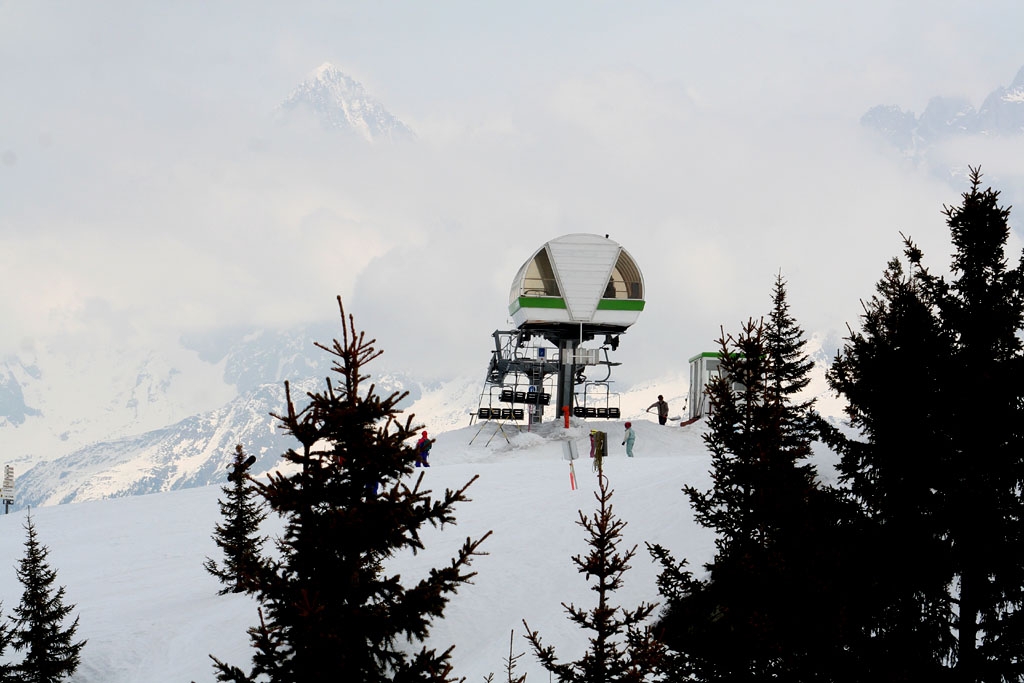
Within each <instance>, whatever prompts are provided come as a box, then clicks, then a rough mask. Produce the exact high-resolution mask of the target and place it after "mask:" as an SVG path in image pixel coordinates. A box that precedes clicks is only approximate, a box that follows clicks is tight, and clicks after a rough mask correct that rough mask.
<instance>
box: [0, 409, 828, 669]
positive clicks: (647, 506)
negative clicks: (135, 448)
mask: <svg viewBox="0 0 1024 683" xmlns="http://www.w3.org/2000/svg"><path fill="white" fill-rule="evenodd" d="M633 426H634V428H635V429H636V432H637V441H636V446H635V454H636V457H634V458H632V459H629V458H626V457H625V455H624V448H623V447H622V446H621V445H620V441H619V437H620V435H621V433H622V431H623V422H622V421H611V420H608V421H606V420H590V421H583V420H575V419H573V420H572V422H571V424H570V427H569V428H568V429H566V428H565V426H564V424H563V423H562V422H561V421H551V422H546V423H544V424H541V425H534V426H533V427H532V428H531V429H530V431H526V429H525V428H524V429H523V431H521V432H520V431H517V429H516V428H515V427H514V426H513V427H509V426H507V425H506V426H505V428H504V429H505V432H504V433H503V432H502V431H499V430H497V429H496V424H495V423H485V424H483V425H480V424H475V425H471V426H469V427H463V428H461V429H456V430H451V431H447V432H443V433H440V434H438V435H437V443H436V444H435V446H434V448H433V449H432V451H431V456H430V457H431V467H430V468H429V469H424V470H417V472H416V475H417V476H419V475H420V474H422V476H423V477H424V483H425V484H426V485H427V487H428V488H430V489H431V490H433V491H434V492H435V495H440V494H442V493H443V491H444V490H445V489H446V488H452V489H455V488H458V487H461V486H462V485H463V484H465V483H466V482H467V481H469V480H470V479H471V478H472V477H473V476H476V475H479V479H478V480H477V481H476V482H475V483H474V484H473V485H472V486H471V487H470V489H469V491H468V493H469V496H470V498H471V499H472V500H471V501H469V502H466V503H463V504H461V505H459V506H458V507H457V509H456V517H457V524H456V525H455V526H449V527H446V528H445V529H443V530H437V531H435V530H433V529H428V530H427V531H426V533H425V534H424V540H425V543H426V550H425V551H423V552H421V553H419V554H418V555H415V556H413V555H408V556H399V557H395V558H394V559H393V561H392V562H391V563H390V566H389V570H390V571H393V572H397V573H400V574H401V575H402V577H403V581H404V582H405V583H406V585H411V583H412V582H414V581H415V580H416V579H417V577H419V576H421V575H422V574H423V573H424V572H426V571H427V569H428V568H430V567H437V566H441V565H443V564H446V563H447V562H448V561H449V560H450V558H452V557H454V554H455V552H456V549H457V548H458V547H459V546H460V545H461V544H462V542H463V541H464V540H465V539H466V538H467V537H473V538H477V537H480V536H481V535H483V534H484V533H486V532H487V531H489V530H490V531H493V535H492V536H491V537H490V538H489V539H487V540H486V541H485V542H484V544H483V547H482V548H481V550H482V551H484V552H486V553H487V554H486V555H483V556H480V557H477V558H476V559H475V561H474V563H473V566H472V569H473V570H475V571H476V572H478V574H477V576H476V577H475V579H474V581H473V584H472V585H466V586H463V587H462V588H461V589H460V590H459V592H458V593H457V594H456V595H455V596H454V597H453V599H452V602H451V603H450V605H449V607H448V609H447V610H446V612H445V616H444V618H443V619H442V620H438V621H436V622H435V623H434V625H433V629H432V631H431V635H430V638H429V644H430V645H432V646H434V647H436V648H438V650H439V651H440V650H444V649H446V648H447V647H448V646H450V645H455V650H454V652H453V663H454V665H455V672H456V674H457V675H459V676H465V677H466V679H467V681H481V680H482V679H483V677H484V676H486V675H487V674H488V673H490V672H494V673H495V676H496V679H498V680H500V679H501V675H502V671H503V666H504V663H503V662H504V658H505V657H507V656H508V652H509V637H510V633H511V632H514V643H513V651H514V653H515V654H518V653H520V652H527V650H528V648H527V643H526V642H525V640H524V638H523V634H524V632H525V629H524V627H523V623H522V622H523V620H524V619H525V620H526V621H527V622H528V623H529V626H530V628H531V629H532V630H536V631H539V632H540V634H541V636H542V637H543V638H544V640H545V642H546V643H549V644H552V645H554V646H556V648H557V650H558V654H559V656H560V658H562V659H563V660H573V659H576V658H578V657H579V656H580V655H581V654H582V653H583V651H584V650H585V648H586V639H587V637H588V636H589V633H587V632H583V631H581V630H579V629H578V628H576V627H574V626H572V625H571V624H570V623H569V621H568V620H567V618H566V615H565V613H564V609H563V607H562V605H561V603H563V602H565V603H574V604H576V605H577V606H584V607H590V606H592V605H593V604H594V598H595V594H594V593H593V591H592V590H591V589H590V587H589V582H587V581H586V580H585V578H584V576H583V575H581V574H579V573H578V571H577V568H576V566H575V565H574V564H573V563H572V560H571V557H572V556H573V555H576V554H581V553H585V552H586V538H585V532H584V531H583V529H582V528H581V527H580V526H579V525H578V524H577V521H578V519H579V511H583V512H584V513H585V514H587V515H591V514H593V512H594V510H595V509H596V500H595V498H594V495H593V492H594V491H595V489H596V475H595V473H594V471H593V469H592V461H591V460H590V459H589V433H590V430H591V429H598V430H602V431H605V432H607V433H608V434H609V444H610V454H609V457H608V458H607V459H606V461H605V463H606V464H605V472H606V474H607V475H608V478H609V482H610V486H611V488H612V489H613V491H614V495H613V498H612V504H613V506H614V512H615V514H616V515H617V516H618V517H620V518H621V519H623V520H625V521H626V522H627V526H626V527H625V529H624V538H623V539H622V543H621V545H620V549H622V550H625V549H628V548H630V547H632V546H633V545H637V544H638V545H639V548H638V551H637V555H636V557H635V558H634V559H633V562H632V568H631V569H630V571H628V572H627V573H626V575H625V586H624V587H623V589H622V590H620V591H618V592H617V593H616V594H615V595H614V600H615V602H616V604H619V605H622V606H624V607H628V608H633V607H635V606H636V605H637V604H638V603H639V602H640V601H657V600H658V594H657V589H656V585H655V578H656V576H657V572H658V567H657V566H656V565H655V564H654V563H653V561H652V560H651V558H650V556H649V555H648V553H647V552H646V549H645V547H644V544H645V542H650V543H660V544H663V545H665V546H666V547H668V548H669V549H670V550H671V551H672V552H673V553H674V554H675V555H676V557H677V558H678V559H682V558H687V559H688V560H689V561H690V564H691V567H692V568H694V569H695V570H696V571H697V572H700V571H701V570H702V566H703V564H704V563H705V562H707V561H708V560H710V559H711V557H712V556H713V553H714V538H713V535H712V534H711V532H709V531H708V530H706V529H703V528H701V527H699V526H698V525H696V524H695V522H694V521H693V517H692V512H691V510H690V507H689V503H688V500H687V498H686V497H685V495H684V494H683V493H682V492H681V489H682V487H683V486H684V485H687V484H692V485H694V486H696V487H698V488H701V489H707V488H709V487H710V478H709V474H708V469H709V464H710V457H709V455H708V452H707V450H706V447H705V446H704V443H703V440H702V434H703V432H704V430H705V429H706V426H705V424H704V422H703V421H699V422H697V423H694V424H691V425H688V426H685V427H681V426H679V425H678V423H675V424H669V425H667V426H664V427H663V426H660V425H658V424H657V422H656V421H655V420H653V419H648V418H644V419H634V420H633ZM506 435H507V437H508V439H507V440H506ZM569 440H572V441H575V442H576V444H577V448H578V451H579V454H580V459H579V460H576V461H575V462H574V463H573V468H574V470H575V475H576V481H577V483H578V488H577V490H571V489H570V479H569V462H568V461H567V460H566V459H564V455H563V453H564V450H563V444H564V443H565V442H566V441H569ZM828 461H829V458H827V457H823V458H821V461H820V464H819V467H820V468H821V469H822V474H823V475H825V478H826V480H827V479H828V478H829V476H830V472H831V468H830V467H829V466H828V465H827V462H828ZM222 495H223V494H222V492H221V488H220V486H211V487H206V488H199V489H189V490H181V491H172V492H168V493H159V494H153V495H148V496H135V497H129V498H119V499H111V500H102V501H91V502H85V503H76V504H69V505H61V506H51V507H43V508H39V509H36V510H34V511H33V512H32V515H33V520H34V522H35V525H36V528H37V532H38V535H39V538H40V541H41V542H42V543H44V544H45V545H46V546H47V547H48V548H49V550H50V555H49V561H50V563H51V566H52V567H53V568H54V569H56V570H57V582H58V583H59V584H60V585H63V586H65V587H66V589H67V594H66V596H65V599H66V602H68V603H71V604H74V605H75V610H74V612H73V614H75V615H78V616H79V617H80V622H79V632H78V633H79V636H80V637H82V638H85V639H87V640H88V643H87V645H86V646H85V648H84V650H83V652H82V663H81V667H80V668H79V670H78V673H77V674H76V676H75V677H74V679H73V680H74V681H76V683H100V682H102V683H129V682H131V683H137V682H139V681H146V682H147V683H163V682H167V683H170V682H171V681H174V682H176V683H181V682H188V681H196V682H197V683H198V682H201V681H212V680H214V674H213V669H212V666H211V661H210V659H209V658H208V655H209V654H213V655H215V656H217V657H218V658H220V659H221V660H223V661H226V662H229V663H232V664H235V665H238V666H240V667H241V668H243V669H244V670H249V669H250V668H251V662H250V657H251V654H252V651H251V649H250V647H249V643H248V638H247V635H246V632H245V631H246V628H247V627H249V626H252V625H254V624H255V623H256V620H257V615H256V605H255V603H254V601H253V600H252V599H251V598H249V597H247V596H239V595H227V596H218V595H217V594H216V593H217V590H218V588H219V587H220V586H219V584H218V583H217V581H216V580H215V579H214V578H213V577H212V576H210V575H209V574H207V573H206V571H205V570H204V569H203V568H202V562H203V560H204V558H206V557H214V558H216V559H218V560H219V559H221V556H220V555H219V554H218V550H217V548H216V546H215V545H214V542H213V540H212V537H211V534H212V532H213V527H214V524H216V523H217V522H218V521H219V520H220V516H219V508H218V505H217V501H218V498H220V497H221V496H222ZM24 521H25V512H24V511H17V512H11V513H10V514H8V515H5V516H0V532H2V533H0V553H2V555H3V557H6V558H7V561H6V563H5V564H6V566H7V569H6V570H3V571H0V599H2V601H3V610H4V614H5V615H7V614H10V613H11V611H12V610H13V607H14V606H15V605H16V604H17V602H18V600H19V599H20V596H21V585H20V583H19V582H18V580H17V577H16V575H15V572H14V566H15V564H16V562H17V561H18V559H19V558H20V557H21V556H22V554H23V551H24V540H25V532H24V529H23V525H24ZM269 522H273V523H269ZM268 523H269V526H268V529H267V531H268V533H270V534H273V533H275V532H276V530H277V528H278V527H279V522H275V521H273V520H268ZM410 647H413V646H410ZM8 656H11V653H8ZM517 672H518V673H528V674H529V680H547V675H546V672H543V671H542V669H541V668H540V666H539V665H538V664H537V662H536V659H535V658H534V657H533V655H532V653H529V652H527V654H526V656H524V657H522V658H520V659H519V660H518V668H517ZM339 676H340V677H339V680H344V678H343V672H339Z"/></svg>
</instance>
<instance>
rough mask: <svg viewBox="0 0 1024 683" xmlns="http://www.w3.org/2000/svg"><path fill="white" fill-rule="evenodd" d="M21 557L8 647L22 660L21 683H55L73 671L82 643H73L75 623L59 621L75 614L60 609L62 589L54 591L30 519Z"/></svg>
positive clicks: (51, 574) (51, 573)
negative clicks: (18, 596)
mask: <svg viewBox="0 0 1024 683" xmlns="http://www.w3.org/2000/svg"><path fill="white" fill-rule="evenodd" d="M25 531H26V533H27V538H26V540H25V556H24V557H23V558H22V559H21V560H20V562H19V563H18V567H17V569H16V572H17V575H18V580H19V581H21V585H22V587H23V588H24V591H23V592H22V595H21V602H20V603H18V606H17V607H15V608H14V615H13V616H12V617H11V621H12V623H13V627H14V631H13V637H12V644H13V645H14V648H15V649H16V650H18V651H19V652H21V651H25V658H24V659H23V660H22V661H21V663H20V664H18V665H17V672H18V680H20V681H23V682H24V683H57V681H61V680H65V679H68V678H70V677H71V676H72V675H73V674H74V673H75V670H76V669H78V663H79V657H80V655H81V651H82V648H83V647H84V646H85V642H86V641H84V640H81V641H77V642H76V641H75V631H77V630H78V617H75V620H74V621H73V622H72V623H71V625H70V626H67V627H66V628H65V627H64V620H65V619H66V618H67V616H68V615H69V614H71V612H72V611H73V610H74V609H75V606H74V605H65V604H64V586H59V587H57V588H56V589H55V588H54V582H55V581H56V580H57V572H56V570H54V569H52V568H51V567H50V565H49V563H48V562H47V556H48V555H49V552H50V551H49V549H48V548H47V547H46V546H45V545H43V544H41V543H40V542H39V538H38V536H37V535H36V529H35V525H34V524H33V523H32V515H31V513H29V514H28V515H27V516H26V519H25Z"/></svg>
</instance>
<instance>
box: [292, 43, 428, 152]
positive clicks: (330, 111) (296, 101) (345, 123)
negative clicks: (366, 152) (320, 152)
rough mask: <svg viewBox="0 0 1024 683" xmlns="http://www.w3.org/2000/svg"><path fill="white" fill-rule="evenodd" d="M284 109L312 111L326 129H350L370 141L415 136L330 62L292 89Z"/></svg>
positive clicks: (394, 139) (405, 138)
mask: <svg viewBox="0 0 1024 683" xmlns="http://www.w3.org/2000/svg"><path fill="white" fill-rule="evenodd" d="M280 111H281V112H282V113H283V114H284V115H286V116H287V115H288V114H289V113H292V112H296V111H306V112H309V113H312V114H313V115H314V116H315V117H316V118H317V119H318V120H319V121H320V123H321V125H323V126H324V127H325V128H328V129H335V130H344V131H350V132H353V133H355V134H356V135H358V136H360V137H362V138H363V139H364V140H366V141H367V142H377V141H381V140H386V141H392V142H396V141H400V140H413V139H415V134H414V133H413V132H412V129H410V128H409V127H408V126H407V125H405V124H404V123H402V121H401V120H399V119H398V117H397V116H395V115H394V114H392V113H391V112H389V111H388V110H387V108H385V107H384V105H383V104H381V103H380V102H379V101H377V100H376V99H374V98H373V97H372V96H370V95H369V94H368V93H367V92H366V89H365V88H364V87H363V86H362V84H361V83H359V82H358V81H356V80H355V79H353V78H351V77H350V76H348V75H346V74H345V73H344V72H342V71H341V70H340V69H339V68H338V67H336V66H334V65H333V64H331V63H330V62H325V63H323V64H321V65H320V66H319V67H318V68H317V69H316V70H315V71H314V72H313V73H312V74H311V75H310V76H309V78H307V79H306V80H305V81H303V82H302V83H301V84H300V85H299V86H298V87H297V88H296V89H295V90H294V91H292V93H291V94H290V95H289V96H288V98H287V99H286V100H285V101H284V102H282V103H281V105H280Z"/></svg>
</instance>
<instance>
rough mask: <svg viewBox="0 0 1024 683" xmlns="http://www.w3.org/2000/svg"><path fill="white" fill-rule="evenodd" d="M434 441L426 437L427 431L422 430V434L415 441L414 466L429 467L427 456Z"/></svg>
mask: <svg viewBox="0 0 1024 683" xmlns="http://www.w3.org/2000/svg"><path fill="white" fill-rule="evenodd" d="M432 443H434V442H433V441H432V440H431V439H430V438H428V437H427V431H426V430H423V436H421V437H420V440H419V441H417V442H416V467H430V463H429V462H427V456H428V455H429V454H430V446H431V444H432Z"/></svg>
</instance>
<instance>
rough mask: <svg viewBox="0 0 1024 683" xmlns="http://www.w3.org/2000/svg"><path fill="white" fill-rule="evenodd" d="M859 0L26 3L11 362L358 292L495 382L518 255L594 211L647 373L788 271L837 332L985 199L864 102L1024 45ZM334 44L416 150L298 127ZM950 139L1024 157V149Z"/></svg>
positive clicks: (686, 352) (5, 240) (14, 145)
mask: <svg viewBox="0 0 1024 683" xmlns="http://www.w3.org/2000/svg"><path fill="white" fill-rule="evenodd" d="M838 4H839V3H820V2H782V3H755V2H748V3H676V2H630V3H623V2H596V1H591V0H588V1H586V2H583V1H580V2H557V3H552V2H516V3H502V4H498V3H481V2H470V1H466V2H441V3H423V2H364V3H358V4H356V3H349V2H336V1H332V2H326V1H325V2H292V3H277V2H273V3H268V2H247V3H241V2H220V3H209V2H202V3H199V2H193V3H188V2H174V3H167V2H159V3H157V2H150V1H148V0H144V1H142V2H139V1H137V0H131V1H126V2H103V1H98V2H89V3H71V2H53V1H46V0H44V1H35V0H33V1H29V0H25V1H19V0H14V1H13V2H12V1H10V0H0V93H2V97H0V283H2V285H3V293H2V295H0V356H5V355H7V354H9V353H12V352H18V351H19V350H20V351H21V352H25V351H26V350H27V349H31V348H33V347H34V346H35V345H38V344H40V343H47V344H56V343H60V344H65V345H73V346H75V347H80V348H108V349H112V350H113V349H115V348H118V347H126V348H127V347H133V346H134V347H151V348H160V347H161V346H163V345H168V346H174V345H177V344H178V342H179V340H180V339H181V337H182V336H183V335H196V334H202V333H206V332H214V331H216V330H217V329H218V328H220V327H222V326H238V325H257V326H283V325H292V324H296V323H302V322H307V321H313V320H321V319H330V318H332V317H333V316H335V314H336V307H335V303H334V297H335V295H337V294H340V295H342V297H343V298H344V299H345V302H346V305H347V307H348V309H349V311H350V312H352V313H354V314H355V315H356V318H357V323H359V324H360V326H361V327H364V328H365V329H367V331H368V332H369V333H370V334H371V335H373V336H375V337H377V339H378V340H379V342H380V345H381V346H382V347H383V348H384V349H385V351H386V357H387V359H388V360H389V362H390V364H391V365H392V366H394V367H396V368H407V369H415V370H417V371H419V372H421V373H423V374H426V375H428V376H430V375H433V376H436V377H445V376H451V375H454V374H462V373H467V372H468V373H473V372H479V373H480V375H481V377H482V376H483V372H484V369H485V367H486V363H487V360H488V358H489V353H490V349H491V348H492V346H491V339H490V334H491V332H492V331H493V330H495V329H499V328H500V329H505V328H506V327H507V326H508V324H509V323H508V316H507V302H508V290H509V286H510V285H511V282H512V278H513V276H514V275H515V273H516V271H517V269H518V268H519V266H520V265H521V264H522V263H523V262H524V261H525V260H526V259H527V258H529V257H530V255H531V254H532V253H533V252H534V251H535V250H536V249H537V248H538V247H540V246H541V245H542V244H543V243H544V242H546V241H548V240H551V239H554V238H555V237H558V236H560V235H563V234H567V233H572V232H592V233H597V234H608V235H610V236H611V237H612V239H614V240H616V241H618V242H619V243H620V244H622V245H623V246H624V247H625V248H626V249H627V250H628V251H630V252H631V253H632V254H633V256H634V257H635V259H636V261H637V262H638V264H639V266H640V268H641V269H642V270H643V273H644V277H645V280H646V285H647V302H648V303H647V309H646V310H645V312H644V313H643V314H642V315H641V317H640V319H639V321H638V322H637V324H636V325H635V326H634V327H633V328H632V329H631V330H630V331H629V333H628V334H627V335H626V336H625V337H624V338H623V341H622V343H621V345H620V347H619V351H618V354H617V358H616V360H619V361H622V362H623V363H624V366H623V368H622V371H621V372H622V378H624V379H627V380H628V379H633V380H638V379H642V378H646V377H651V376H656V375H657V374H658V373H660V372H664V371H672V370H679V369H682V368H683V367H684V366H685V361H686V359H687V358H688V357H690V356H691V355H693V354H694V353H697V352H699V351H703V350H710V349H712V348H714V346H713V343H712V342H713V340H714V339H715V337H717V335H718V330H719V326H720V325H724V326H725V327H726V330H727V331H730V330H731V331H735V330H736V329H737V328H738V325H739V323H740V321H742V320H745V319H746V318H748V317H750V316H759V315H761V314H763V313H764V312H766V311H767V310H768V306H769V297H770V291H771V285H772V281H773V278H774V276H775V274H776V273H777V272H780V271H781V272H782V274H783V276H784V277H785V278H786V279H787V280H788V282H789V289H790V299H791V305H792V309H793V313H794V315H795V316H796V317H797V319H798V321H799V322H800V323H801V324H802V325H803V326H804V328H805V329H806V330H807V331H808V332H809V333H821V334H825V335H827V334H832V335H834V336H835V337H836V338H838V337H839V336H841V335H842V334H843V332H844V329H845V324H846V323H847V322H851V323H854V324H855V323H856V316H857V315H858V313H859V310H860V308H859V300H860V299H862V298H867V297H869V296H870V295H871V294H872V292H873V286H874V283H875V282H876V281H877V280H878V278H879V276H880V275H881V272H882V269H883V267H884V265H885V262H886V261H887V260H888V259H889V258H890V257H892V256H894V255H897V254H898V253H899V250H900V238H899V232H900V231H903V232H904V233H906V234H909V235H911V236H913V237H914V238H915V239H916V240H917V241H918V242H919V243H920V244H921V245H922V246H923V247H924V249H925V253H926V259H927V260H928V262H929V263H930V264H933V265H934V266H935V268H936V269H938V270H942V269H944V268H945V267H946V265H947V263H948V260H949V251H950V250H949V246H948V235H947V232H946V227H945V225H944V222H943V217H942V215H941V209H942V205H943V203H946V204H955V203H957V201H958V200H959V193H960V192H961V191H963V190H964V189H965V186H964V185H962V184H961V185H960V186H958V185H957V184H956V183H955V182H954V183H950V182H948V181H946V180H944V179H942V178H940V177H937V176H936V175H935V174H934V173H933V172H931V171H930V170H929V169H923V168H915V167H914V166H913V165H909V164H906V163H904V162H903V161H902V160H901V159H900V158H899V155H898V154H897V153H896V152H895V151H894V150H892V149H890V148H886V147H884V146H883V145H881V144H879V143H877V141H875V140H874V139H873V138H872V137H871V136H870V135H869V134H868V131H866V130H864V129H862V128H861V127H860V125H859V119H860V117H861V116H862V115H863V114H864V112H865V111H866V110H867V109H869V108H870V107H872V106H874V105H878V104H894V105H897V106H899V107H901V108H903V109H907V110H911V111H913V112H915V113H917V114H920V112H921V111H922V110H923V109H924V107H925V105H926V104H927V102H928V100H929V99H930V98H931V97H933V96H937V95H948V96H962V97H966V98H968V99H969V100H970V101H971V102H972V103H973V104H974V106H975V107H976V108H977V107H979V106H980V105H981V102H982V99H983V98H984V97H985V95H987V94H988V93H989V92H991V91H992V90H993V89H995V88H997V87H999V86H1006V85H1009V83H1010V82H1011V81H1012V80H1013V78H1014V76H1015V75H1016V73H1017V71H1018V70H1019V69H1020V68H1021V67H1022V66H1024V47H1022V42H1021V40H1020V27H1021V26H1022V25H1024V5H1021V4H1020V3H1019V1H1017V0H1014V1H1007V2H988V3H984V5H983V6H980V5H979V4H978V3H969V2H935V1H933V0H928V1H927V2H925V1H920V2H904V3H892V2H888V1H886V2H873V1H871V2H860V3H856V4H853V3H843V6H842V7H835V5H838ZM326 61H330V62H333V63H334V64H335V65H337V66H338V67H339V68H340V69H342V70H343V71H345V72H346V73H348V74H349V75H350V76H352V77H353V78H355V79H357V80H359V81H360V82H362V83H363V85H364V86H365V87H366V88H367V90H368V91H369V92H370V93H371V94H372V95H373V96H374V97H376V98H377V99H379V100H380V101H381V102H382V103H383V104H384V105H385V106H386V107H387V108H388V109H389V110H390V111H392V112H393V113H394V114H395V115H397V116H398V117H399V118H401V119H402V120H403V121H404V122H406V123H407V124H408V125H409V126H410V127H411V128H413V130H414V131H415V132H416V134H417V136H418V140H417V142H416V143H415V144H414V145H406V146H399V147H388V146H381V145H375V146H370V145H366V144H363V143H362V141H359V140H352V139H345V138H342V137H339V136H337V135H330V134H329V133H327V132H325V131H321V130H319V129H315V128H310V129H303V128H282V127H281V126H280V125H279V124H278V123H275V112H274V109H275V107H276V106H277V105H278V104H280V103H281V101H283V100H284V99H285V98H286V97H287V96H288V94H289V93H290V92H291V90H292V89H293V88H294V87H296V86H297V85H298V84H299V83H300V82H301V81H302V80H303V79H305V78H306V77H307V76H308V75H309V73H310V72H311V71H313V70H314V69H315V68H316V67H317V66H319V65H320V64H321V63H323V62H326ZM945 155H946V157H947V158H949V160H950V162H951V163H953V164H954V165H956V166H959V167H964V166H966V165H967V164H972V165H977V164H980V165H981V166H982V170H983V171H984V172H985V173H986V177H987V178H988V179H993V178H998V179H1003V180H1004V182H1013V183H1019V182H1021V179H1022V178H1024V161H1022V160H1024V144H1022V142H1021V140H1020V139H1017V140H1000V141H996V142H993V141H991V140H988V141H985V140H977V141H968V142H966V143H965V142H961V143H958V145H957V146H956V147H951V148H949V149H947V150H946V151H945ZM993 182H994V181H993ZM1005 189H1006V190H1007V191H1008V192H1009V190H1010V188H1005ZM1015 190H1016V192H1017V194H1018V195H1021V194H1022V193H1021V191H1020V188H1015ZM1013 223H1014V225H1015V227H1017V228H1020V226H1021V225H1022V221H1021V215H1020V214H1016V215H1014V217H1013ZM1015 248H1019V245H1015ZM58 340H59V341H58Z"/></svg>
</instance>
